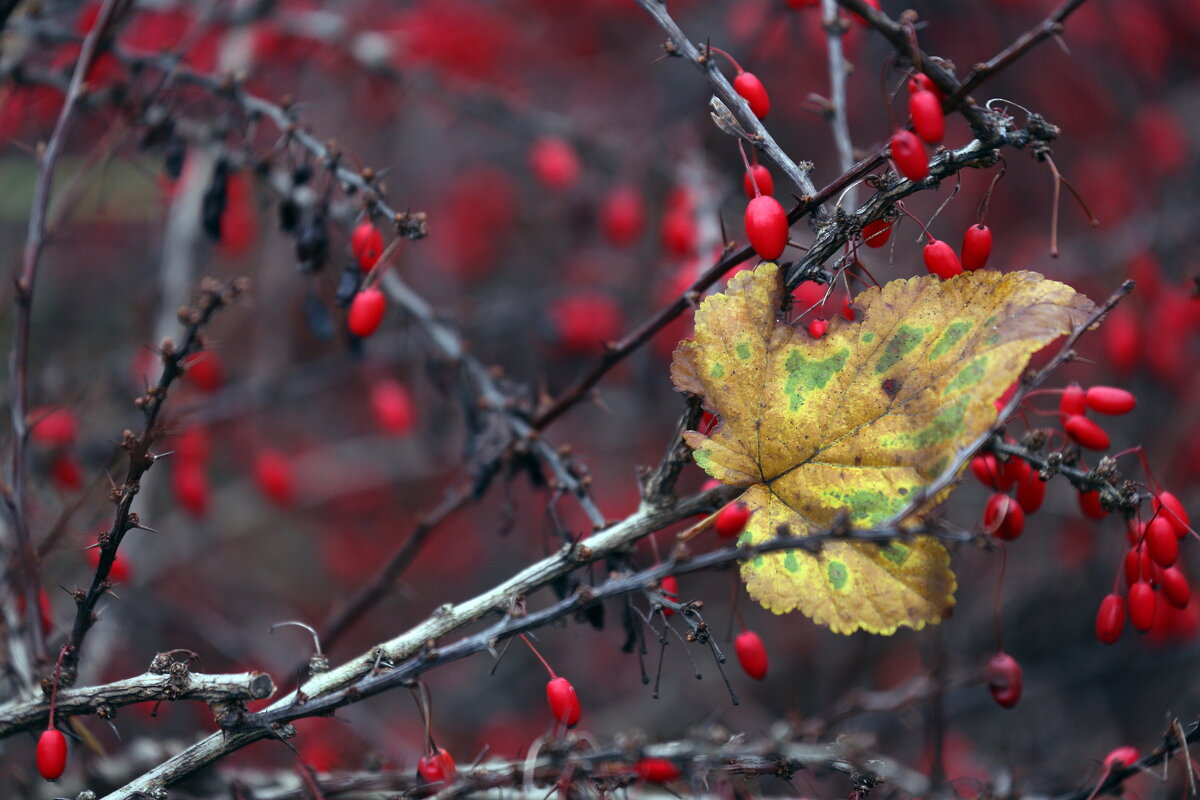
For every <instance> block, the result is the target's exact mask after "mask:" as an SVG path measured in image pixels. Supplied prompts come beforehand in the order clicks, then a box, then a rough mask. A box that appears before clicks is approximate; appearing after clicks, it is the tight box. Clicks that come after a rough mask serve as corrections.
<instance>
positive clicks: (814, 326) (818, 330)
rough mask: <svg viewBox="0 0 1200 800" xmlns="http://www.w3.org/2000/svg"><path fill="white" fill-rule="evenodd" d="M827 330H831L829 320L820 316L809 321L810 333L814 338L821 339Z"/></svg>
mask: <svg viewBox="0 0 1200 800" xmlns="http://www.w3.org/2000/svg"><path fill="white" fill-rule="evenodd" d="M827 330H829V321H828V320H824V319H821V318H820V317H817V318H816V319H814V320H813V321H812V322H810V323H808V335H809V336H811V337H812V338H814V339H820V338H821V337H822V336H824V335H825V331H827Z"/></svg>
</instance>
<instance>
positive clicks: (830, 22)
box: [821, 0, 855, 208]
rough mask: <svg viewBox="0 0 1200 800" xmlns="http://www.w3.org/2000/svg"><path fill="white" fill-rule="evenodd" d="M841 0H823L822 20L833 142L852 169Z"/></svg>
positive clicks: (850, 195) (841, 162)
mask: <svg viewBox="0 0 1200 800" xmlns="http://www.w3.org/2000/svg"><path fill="white" fill-rule="evenodd" d="M837 9H838V5H837V0H821V13H822V14H823V15H824V19H823V20H822V21H821V22H822V25H824V27H825V43H826V54H827V57H828V59H829V86H830V93H829V102H830V103H831V105H832V108H831V109H830V111H829V115H828V116H829V125H830V127H832V128H833V142H834V145H835V146H836V147H837V154H838V167H839V168H840V169H841V170H842V172H848V171H849V170H850V168H851V167H853V166H854V146H853V145H852V144H851V142H850V126H849V123H848V122H847V120H846V56H845V54H844V53H843V52H842V35H843V34H844V33H845V29H844V28H843V27H842V20H841V18H840V15H839V14H838V10H837ZM846 202H847V204H848V205H850V207H851V208H853V207H854V205H855V203H854V190H853V189H851V190H850V191H848V192H847V193H846Z"/></svg>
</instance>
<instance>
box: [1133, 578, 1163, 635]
mask: <svg viewBox="0 0 1200 800" xmlns="http://www.w3.org/2000/svg"><path fill="white" fill-rule="evenodd" d="M1157 605H1158V600H1157V598H1156V597H1155V596H1154V589H1153V588H1152V587H1151V586H1150V584H1149V583H1148V582H1146V581H1144V580H1143V581H1138V582H1137V583H1135V584H1134V585H1133V586H1130V587H1129V621H1130V622H1132V623H1133V627H1135V628H1137V629H1138V630H1139V631H1141V632H1143V633H1145V632H1146V631H1148V630H1150V626H1151V625H1153V624H1154V612H1155V610H1156V607H1157Z"/></svg>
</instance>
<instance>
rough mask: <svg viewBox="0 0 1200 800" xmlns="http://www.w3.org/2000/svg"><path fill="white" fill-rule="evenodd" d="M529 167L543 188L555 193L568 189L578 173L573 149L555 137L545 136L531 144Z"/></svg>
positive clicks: (576, 159)
mask: <svg viewBox="0 0 1200 800" xmlns="http://www.w3.org/2000/svg"><path fill="white" fill-rule="evenodd" d="M529 166H530V168H532V170H533V176H534V177H535V178H537V180H538V181H539V182H540V183H541V184H542V185H543V186H545V187H546V188H547V189H553V190H555V191H560V190H562V189H567V188H570V186H571V185H572V184H574V183H575V181H576V180H578V178H579V173H580V166H579V157H578V156H577V155H575V148H573V147H571V145H570V144H569V143H568V142H566V141H565V140H563V139H559V138H558V137H556V136H545V137H543V138H541V139H538V140H537V141H536V142H534V143H533V146H532V147H530V148H529Z"/></svg>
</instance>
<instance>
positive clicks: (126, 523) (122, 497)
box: [63, 278, 248, 685]
mask: <svg viewBox="0 0 1200 800" xmlns="http://www.w3.org/2000/svg"><path fill="white" fill-rule="evenodd" d="M247 285H248V284H247V282H246V281H245V280H243V279H239V280H235V281H233V282H231V283H225V284H222V283H220V282H219V281H216V280H215V279H212V278H207V279H205V280H204V281H202V282H201V286H200V299H199V301H198V302H197V304H196V306H195V307H188V308H184V309H181V310H180V314H179V316H180V321H181V322H182V323H184V325H186V328H185V331H184V335H183V339H182V341H181V342H180V343H179V344H178V345H176V344H174V343H173V342H171V341H169V340H164V341H163V343H162V345H161V348H160V355H161V357H162V363H163V370H162V374H161V376H160V377H159V379H158V382H157V383H155V384H154V385H153V386H151V387H148V388H147V389H146V392H145V394H144V395H142V396H141V397H138V398H137V400H136V401H135V403H136V405H137V406H138V408H140V409H141V411H142V416H143V424H142V431H141V433H138V434H135V433H134V432H133V431H130V430H127V431H125V433H124V435H123V436H122V441H121V447H122V449H124V450H125V452H126V453H128V455H129V467H128V469H127V471H126V473H125V479H124V480H123V481H122V482H121V484H120V485H118V486H115V487H114V488H113V490H112V493H111V495H110V498H111V499H112V501H113V502H114V503H115V504H116V512H115V514H114V517H113V522H112V525H111V526H110V527H109V529H108V530H107V531H105V532H103V533H101V534H100V537H99V545H100V546H99V551H100V560H99V563H98V564H97V565H96V572H95V574H94V575H93V576H92V582H91V585H90V586H89V587H88V588H87V589H86V590H82V589H80V590H77V591H76V592H75V593H74V595H75V602H76V605H77V608H76V612H75V622H74V624H73V625H72V627H71V636H70V639H69V646H68V652H67V658H66V659H64V663H63V682H64V684H66V685H70V684H71V682H72V681H73V680H74V676H75V671H76V668H77V666H78V664H79V657H80V651H81V649H82V647H83V642H84V638H85V637H86V636H87V634H88V631H89V630H91V627H92V625H93V624H95V622H96V619H97V617H96V604H97V603H98V602H99V600H100V598H101V597H103V596H104V595H105V594H106V593H107V592H108V590H109V589H110V588H111V584H110V583H109V580H108V573H109V570H111V569H112V565H113V562H114V561H116V558H117V549H118V548H119V547H120V546H121V541H122V540H123V539H124V538H125V534H126V533H128V532H129V531H130V530H133V529H134V528H138V527H141V520H140V519H139V517H138V515H137V514H136V513H134V512H133V501H134V498H136V497H137V495H138V492H140V491H141V480H142V476H143V475H145V474H146V472H147V470H149V469H150V468H151V467H152V466H154V464H155V462H156V461H157V460H158V456H156V455H155V454H154V453H152V452H151V447H152V446H153V445H154V443H155V442H156V441H157V440H158V439H159V438H160V437H161V436H162V435H163V427H162V422H161V421H160V419H159V417H160V416H161V413H162V409H163V406H164V404H165V403H166V400H167V392H168V390H169V389H170V388H171V385H172V384H173V383H174V382H175V380H176V379H177V378H178V377H179V376H181V375H183V373H184V372H185V371H186V370H187V360H188V358H190V357H191V356H192V355H194V354H195V353H197V352H199V351H200V350H201V349H202V347H203V344H204V341H203V337H202V334H201V331H202V330H203V328H204V327H205V326H206V325H207V324H208V323H209V321H210V320H211V319H212V317H213V315H214V314H216V313H217V312H218V311H220V310H221V309H222V308H224V307H226V306H227V305H228V304H229V303H231V302H232V301H234V300H235V299H236V298H238V297H239V296H241V295H242V294H243V293H244V292H245V291H246V288H247Z"/></svg>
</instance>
